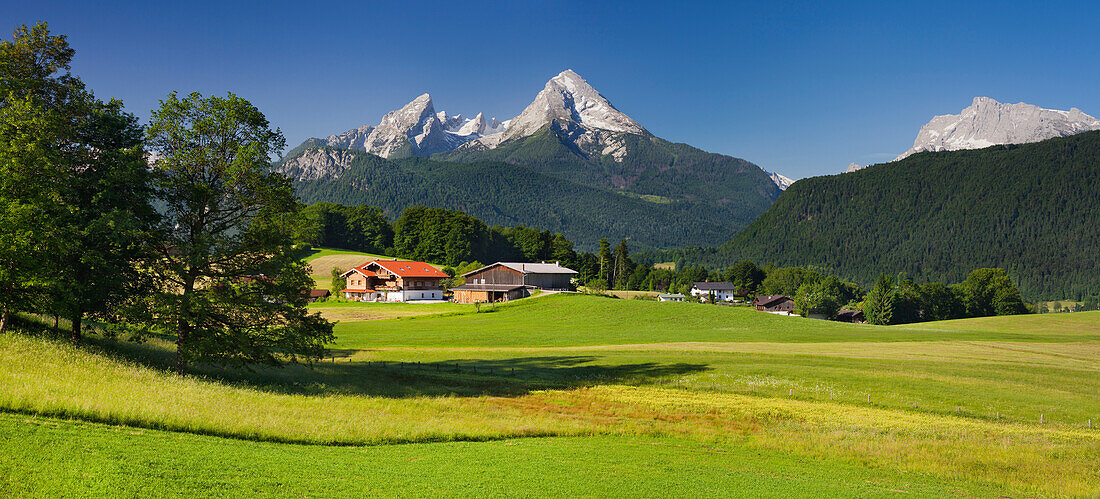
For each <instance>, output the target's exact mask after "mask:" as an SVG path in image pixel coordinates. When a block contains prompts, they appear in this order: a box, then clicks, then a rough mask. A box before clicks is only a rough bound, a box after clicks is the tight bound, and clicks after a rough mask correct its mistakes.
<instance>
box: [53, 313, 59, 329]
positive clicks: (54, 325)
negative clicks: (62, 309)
mask: <svg viewBox="0 0 1100 499" xmlns="http://www.w3.org/2000/svg"><path fill="white" fill-rule="evenodd" d="M57 321H58V317H57V314H53V330H54V331H57Z"/></svg>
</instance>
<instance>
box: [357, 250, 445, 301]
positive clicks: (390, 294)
mask: <svg viewBox="0 0 1100 499" xmlns="http://www.w3.org/2000/svg"><path fill="white" fill-rule="evenodd" d="M340 277H343V278H345V279H347V288H345V289H344V290H343V291H341V293H343V294H344V297H345V298H347V299H349V300H357V301H384V302H406V301H418V300H442V299H443V286H441V285H440V280H442V279H445V278H447V277H450V276H448V275H447V274H445V273H443V272H441V271H440V270H439V269H437V268H435V267H433V266H431V265H428V264H427V263H424V262H411V261H401V260H372V261H369V262H367V263H364V264H363V265H360V266H358V267H355V268H353V269H351V270H348V271H347V272H344V273H343V274H340Z"/></svg>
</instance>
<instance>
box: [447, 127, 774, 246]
mask: <svg viewBox="0 0 1100 499" xmlns="http://www.w3.org/2000/svg"><path fill="white" fill-rule="evenodd" d="M605 140H607V141H609V142H613V143H615V144H616V145H617V146H618V148H617V149H615V151H613V152H611V153H607V154H597V153H594V152H590V151H584V150H582V149H581V148H579V147H577V146H576V145H575V144H574V142H573V141H572V140H571V139H570V128H569V125H568V124H565V123H559V122H553V123H550V124H548V125H545V126H543V127H541V128H540V129H539V130H538V131H537V132H535V133H534V134H532V135H530V136H526V137H520V138H515V139H511V140H508V141H505V142H502V143H501V144H500V145H498V146H496V147H495V148H493V149H479V148H478V147H477V145H476V144H474V145H473V146H471V147H462V148H459V149H456V150H454V151H450V152H445V153H440V154H436V155H435V156H433V158H435V159H440V160H447V161H453V162H471V161H503V162H505V163H509V164H514V165H521V166H527V167H530V168H531V169H533V170H536V171H538V172H540V173H545V174H547V175H552V176H555V177H558V178H563V179H567V180H570V181H573V182H578V183H582V184H586V185H590V186H594V187H600V188H612V189H622V190H625V191H628V192H633V193H636V194H639V195H649V196H660V197H663V198H669V199H672V200H683V201H689V202H692V203H696V204H698V205H699V208H700V209H709V210H717V211H719V212H722V213H723V214H724V215H725V216H726V217H729V218H731V219H732V220H731V221H732V222H734V223H743V224H744V225H747V224H748V223H749V222H751V221H752V220H754V219H755V218H756V217H757V216H759V214H760V213H763V211H764V210H765V209H767V207H768V206H769V205H771V203H772V201H773V200H774V199H775V197H776V196H778V195H779V192H780V189H779V187H778V186H777V185H776V184H775V182H774V181H772V180H771V178H770V177H769V176H768V174H767V173H765V172H764V171H763V170H762V169H760V167H758V166H756V165H754V164H752V163H750V162H748V161H745V160H743V159H739V158H734V157H732V156H726V155H723V154H715V153H709V152H706V151H702V150H700V149H696V148H694V147H691V146H689V145H687V144H680V143H673V142H669V141H667V140H664V139H661V138H657V137H653V136H651V135H638V134H619V135H615V136H613V137H612V138H609V139H605Z"/></svg>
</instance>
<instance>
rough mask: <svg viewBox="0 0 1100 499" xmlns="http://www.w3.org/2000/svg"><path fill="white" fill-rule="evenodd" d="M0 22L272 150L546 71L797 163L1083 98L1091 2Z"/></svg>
mask: <svg viewBox="0 0 1100 499" xmlns="http://www.w3.org/2000/svg"><path fill="white" fill-rule="evenodd" d="M103 3H104V4H106V2H103ZM0 19H2V20H3V21H4V22H3V23H0V24H2V25H3V28H4V34H3V38H5V39H10V28H12V27H14V26H15V25H17V24H19V23H24V22H25V23H27V24H33V23H34V22H36V21H38V20H46V21H48V22H49V23H50V27H51V29H52V30H53V31H54V32H56V33H63V34H66V35H68V36H69V42H70V44H71V45H72V46H73V48H75V49H76V59H75V61H74V65H73V70H74V72H75V73H76V74H77V75H78V76H80V77H81V78H83V79H84V81H85V82H87V83H88V85H89V86H90V87H91V88H92V89H94V90H95V92H96V94H97V95H99V96H100V97H104V98H106V97H119V98H121V99H122V100H123V101H124V102H125V103H126V106H127V108H128V109H129V110H130V111H131V112H133V113H135V114H137V115H138V116H139V117H141V118H142V119H145V118H146V117H148V115H149V110H150V109H152V108H153V107H154V106H156V104H157V101H158V99H160V98H162V97H163V96H164V95H166V94H167V93H168V92H170V91H173V90H176V91H180V92H190V91H193V90H198V91H201V92H204V93H224V92H226V91H233V92H235V93H237V94H239V95H241V96H243V97H245V98H247V99H249V100H251V101H252V102H253V103H254V104H256V105H257V106H258V107H259V108H260V109H261V110H262V111H263V112H264V113H265V114H266V115H267V116H268V118H269V119H270V120H271V122H272V123H273V124H274V125H275V126H278V127H279V128H281V129H282V131H283V132H284V134H285V135H286V137H287V142H288V144H289V146H293V145H296V144H297V143H299V142H301V141H302V140H304V139H305V138H307V137H312V136H326V135H328V134H330V133H334V132H340V131H343V130H346V129H349V128H353V127H357V126H360V125H362V124H368V123H369V124H375V123H377V122H378V120H379V118H381V116H382V115H383V114H384V113H386V112H387V111H390V110H392V109H396V108H398V107H400V106H402V105H404V104H405V103H406V102H408V101H410V100H412V99H413V98H414V97H416V96H417V95H419V94H420V93H423V92H430V93H431V94H432V96H433V98H434V100H435V103H436V109H437V110H446V111H447V112H448V113H450V114H455V113H462V114H466V115H473V114H476V113H477V112H478V111H483V112H485V113H486V115H487V116H496V117H498V118H500V119H502V120H503V119H508V118H511V117H512V116H514V115H516V114H518V113H519V112H520V111H521V110H522V109H523V107H524V106H526V105H527V104H528V103H529V102H530V101H531V99H532V98H534V96H535V94H536V93H537V92H538V91H539V90H541V89H542V86H543V84H544V83H545V82H546V80H547V79H549V78H550V77H552V76H554V75H555V74H557V73H558V72H560V71H562V70H563V69H566V68H572V69H574V70H575V71H577V72H578V73H580V74H581V75H582V76H584V77H585V78H586V79H587V80H588V81H589V82H590V83H591V84H592V85H593V86H595V87H596V88H597V89H598V90H599V91H600V92H601V93H603V94H604V95H605V96H606V97H607V98H608V99H610V100H611V101H612V102H613V103H614V104H615V105H616V107H618V108H619V109H620V110H622V111H623V112H625V113H627V114H628V115H630V116H631V117H633V118H634V119H635V120H637V121H638V122H640V123H641V124H642V125H643V126H645V127H646V128H648V129H649V130H650V131H651V132H653V133H654V134H656V135H657V136H660V137H663V138H666V139H669V140H673V141H677V142H687V143H689V144H691V145H694V146H696V147H699V148H702V149H705V150H708V151H713V152H719V153H724V154H730V155H733V156H737V157H741V158H745V159H747V160H749V161H752V162H754V163H756V164H758V165H760V166H762V167H763V168H765V169H768V170H773V171H778V172H780V173H783V174H785V175H788V176H791V177H795V178H798V177H806V176H812V175H821V174H829V173H835V172H838V171H841V170H843V169H844V168H845V166H846V165H847V164H848V163H849V162H853V161H854V162H857V163H861V164H865V163H873V162H880V161H885V160H889V159H892V158H893V157H894V156H895V155H897V154H899V153H901V152H903V151H905V150H906V149H908V148H909V147H910V146H911V145H912V142H913V139H914V138H915V137H916V134H917V130H918V129H919V128H920V126H921V125H923V124H924V123H925V122H927V121H928V120H929V119H931V117H932V116H933V115H936V114H946V113H956V112H958V111H959V110H960V109H962V108H963V107H966V106H967V105H969V104H970V101H971V100H972V98H973V97H975V96H979V95H982V96H988V97H992V98H994V99H997V100H1000V101H1003V102H1020V101H1023V102H1028V103H1031V104H1036V105H1039V106H1043V107H1050V108H1057V109H1068V108H1070V107H1078V108H1080V109H1082V110H1083V111H1085V112H1086V113H1089V114H1092V115H1094V116H1097V115H1100V85H1098V82H1100V37H1098V36H1097V35H1096V32H1097V24H1098V21H1100V6H1098V5H1097V3H1096V2H1049V4H1047V3H1046V2H1035V3H1030V2H982V1H973V2H957V1H955V2H936V1H923V2H890V1H877V2H835V3H834V2H805V3H802V2H778V1H773V2H752V3H740V2H723V3H713V4H712V3H690V4H679V3H678V2H645V1H636V2H621V3H618V2H594V1H584V2H551V1H546V2H532V3H525V2H503V3H496V4H491V3H490V4H475V3H471V2H453V1H452V2H440V3H436V2H427V1H419V2H393V3H388V2H382V3H375V2H368V3H356V2H345V3H344V4H342V5H340V6H333V5H321V4H306V3H300V4H294V3H282V2H254V3H238V2H206V1H191V2H185V3H184V2H181V3H168V2H163V3H162V2H116V3H111V4H110V5H99V2H79V3H77V2H53V1H48V0H36V1H33V2H28V1H25V0H19V1H13V0H0Z"/></svg>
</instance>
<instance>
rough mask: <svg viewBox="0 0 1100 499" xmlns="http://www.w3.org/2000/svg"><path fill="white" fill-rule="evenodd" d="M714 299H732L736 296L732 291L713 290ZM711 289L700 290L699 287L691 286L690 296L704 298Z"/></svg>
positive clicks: (708, 294)
mask: <svg viewBox="0 0 1100 499" xmlns="http://www.w3.org/2000/svg"><path fill="white" fill-rule="evenodd" d="M713 293H714V299H715V300H716V301H733V300H735V299H737V296H735V295H734V294H733V291H714V292H713ZM710 294H711V291H709V290H702V289H699V288H691V296H696V297H699V298H700V299H706V298H707V297H708V296H710Z"/></svg>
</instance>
